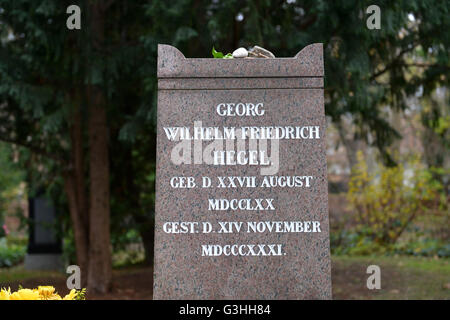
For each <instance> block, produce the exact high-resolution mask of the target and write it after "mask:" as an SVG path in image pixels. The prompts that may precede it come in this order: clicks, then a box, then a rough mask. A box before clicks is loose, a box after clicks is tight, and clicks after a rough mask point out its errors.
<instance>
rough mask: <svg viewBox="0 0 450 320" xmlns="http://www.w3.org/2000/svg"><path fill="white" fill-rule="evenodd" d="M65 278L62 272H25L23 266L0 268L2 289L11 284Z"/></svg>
mask: <svg viewBox="0 0 450 320" xmlns="http://www.w3.org/2000/svg"><path fill="white" fill-rule="evenodd" d="M64 277H65V275H64V274H63V273H61V272H57V271H35V270H25V268H24V267H23V265H19V266H15V267H12V268H0V287H1V286H5V285H6V286H7V285H8V283H11V282H16V281H19V282H20V281H22V280H28V279H34V278H42V279H47V278H48V279H55V278H64Z"/></svg>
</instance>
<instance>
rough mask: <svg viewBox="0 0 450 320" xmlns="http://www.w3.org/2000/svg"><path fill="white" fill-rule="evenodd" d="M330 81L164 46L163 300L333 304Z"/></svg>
mask: <svg viewBox="0 0 450 320" xmlns="http://www.w3.org/2000/svg"><path fill="white" fill-rule="evenodd" d="M323 77H324V67H323V49H322V44H312V45H309V46H307V47H305V48H304V49H303V50H301V51H300V52H299V53H298V54H297V55H296V56H295V57H294V58H270V59H251V58H246V59H187V58H185V57H184V56H183V54H182V53H181V52H180V51H178V50H177V49H176V48H174V47H171V46H168V45H159V46H158V127H157V130H158V132H157V135H158V140H157V168H156V221H155V228H156V229H155V264H154V299H331V275H330V247H329V226H328V193H327V166H326V155H325V131H326V121H325V115H324V97H323Z"/></svg>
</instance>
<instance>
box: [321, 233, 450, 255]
mask: <svg viewBox="0 0 450 320" xmlns="http://www.w3.org/2000/svg"><path fill="white" fill-rule="evenodd" d="M372 235H373V233H372V230H370V228H365V229H363V230H361V229H359V230H358V232H356V231H353V230H350V231H347V230H341V231H338V232H332V233H331V234H330V243H331V253H332V254H335V255H348V256H380V255H394V254H400V255H412V256H423V257H439V258H449V257H450V244H448V243H447V242H445V241H442V240H438V239H431V238H421V239H418V240H408V241H401V242H397V243H394V244H392V243H390V244H385V243H383V244H382V243H378V242H376V241H375V240H374V239H373V236H372Z"/></svg>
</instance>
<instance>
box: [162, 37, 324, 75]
mask: <svg viewBox="0 0 450 320" xmlns="http://www.w3.org/2000/svg"><path fill="white" fill-rule="evenodd" d="M323 75H324V67H323V45H322V44H321V43H314V44H311V45H309V46H307V47H305V48H303V49H302V50H301V51H300V52H299V53H297V54H296V55H295V57H293V58H268V59H213V58H195V59H191V58H186V57H185V56H184V55H183V54H182V53H181V52H180V51H179V50H178V49H177V48H175V47H172V46H170V45H165V44H159V45H158V78H277V77H284V78H286V77H323Z"/></svg>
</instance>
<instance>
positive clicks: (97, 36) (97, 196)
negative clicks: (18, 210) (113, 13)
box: [87, 0, 112, 293]
mask: <svg viewBox="0 0 450 320" xmlns="http://www.w3.org/2000/svg"><path fill="white" fill-rule="evenodd" d="M105 8H106V7H105V2H104V1H100V0H99V1H91V2H89V8H88V19H89V24H90V27H91V41H92V43H91V45H92V49H93V50H94V52H96V53H100V54H101V53H102V50H103V49H104V48H103V47H104V36H105V35H104V33H105V15H104V11H105ZM92 68H99V66H98V65H93V66H92ZM87 97H88V106H89V121H88V123H89V128H88V133H89V178H90V179H89V180H90V181H89V182H90V188H89V189H90V199H89V263H88V289H89V290H90V291H91V292H97V293H105V292H108V291H109V290H110V288H111V277H112V262H111V249H110V203H109V200H110V191H109V152H108V136H109V133H108V124H107V115H106V98H105V94H104V91H103V90H102V88H101V87H100V86H98V85H94V84H92V83H90V84H88V85H87Z"/></svg>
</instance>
